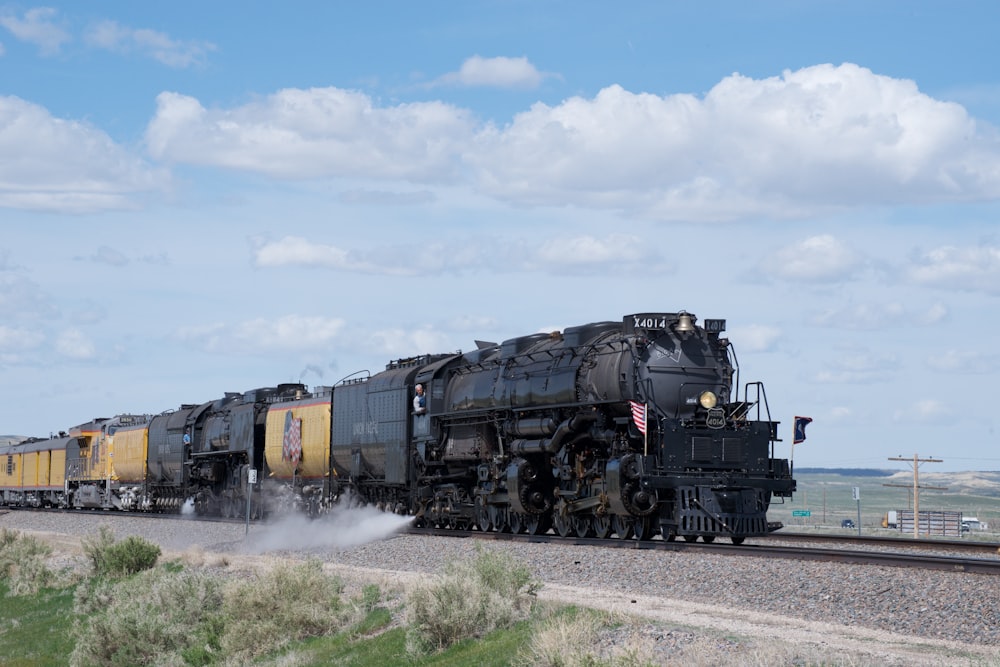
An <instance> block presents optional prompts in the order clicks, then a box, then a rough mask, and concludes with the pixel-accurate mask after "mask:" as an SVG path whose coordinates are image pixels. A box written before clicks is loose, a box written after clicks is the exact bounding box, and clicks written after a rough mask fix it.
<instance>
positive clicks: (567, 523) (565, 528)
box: [532, 514, 573, 537]
mask: <svg viewBox="0 0 1000 667" xmlns="http://www.w3.org/2000/svg"><path fill="white" fill-rule="evenodd" d="M552 526H553V527H554V528H555V529H556V532H557V533H559V537H568V536H569V533H570V531H571V530H572V529H573V523H572V521H571V520H570V518H569V517H568V516H566V515H565V514H556V515H555V516H554V517H552ZM535 534H537V533H532V535H535Z"/></svg>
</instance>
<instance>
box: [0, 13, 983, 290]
mask: <svg viewBox="0 0 1000 667" xmlns="http://www.w3.org/2000/svg"><path fill="white" fill-rule="evenodd" d="M105 28H106V31H105V33H103V34H104V36H103V37H102V38H101V39H100V40H98V38H97V37H96V36H95V35H96V34H95V35H91V39H93V40H97V43H104V44H107V45H109V47H110V46H115V47H116V48H122V45H128V46H129V48H133V49H139V48H140V46H142V48H150V47H148V45H149V44H152V43H155V42H156V40H155V39H153V38H152V36H150V37H149V38H148V39H147V40H146V41H141V40H140V39H139V38H138V37H137V34H136V32H135V31H131V30H130V29H126V28H122V27H121V26H118V25H117V24H113V25H110V24H109V25H106V26H105ZM163 41H164V44H165V45H166V46H165V47H164V48H165V49H166V51H165V53H170V52H171V51H170V49H169V48H167V47H170V46H177V44H176V43H174V42H173V41H172V40H170V39H168V38H164V40H163ZM162 57H163V58H165V59H168V60H169V59H170V58H168V57H167V56H166V55H163V56H162ZM171 57H173V56H171ZM193 59H194V56H191V55H186V56H177V60H176V64H177V66H182V65H183V64H184V63H187V62H190V61H191V60H193ZM537 74H538V73H537V71H536V70H535V68H534V67H533V66H532V65H531V64H530V63H529V62H528V61H527V60H526V59H516V58H479V59H478V60H477V59H470V60H469V61H467V62H466V64H465V66H463V68H462V70H461V71H460V72H459V73H457V74H456V75H455V76H456V77H457V78H456V81H465V82H466V83H476V82H478V83H485V82H488V81H493V82H494V83H496V82H506V83H507V84H510V85H513V84H514V83H515V82H521V83H526V82H530V81H533V80H535V79H533V78H532V77H533V76H534V75H537ZM459 75H461V76H460V77H459ZM539 76H541V75H539ZM4 114H6V115H8V116H9V115H11V114H14V115H15V116H16V117H17V120H18V121H19V127H18V132H17V133H12V132H10V131H7V132H4V133H3V134H2V135H0V141H6V143H11V144H12V147H14V148H15V149H16V150H15V151H14V153H13V155H14V156H15V158H19V159H15V160H13V161H8V162H6V163H5V164H13V165H15V166H12V167H9V173H8V174H6V175H4V174H3V173H2V171H0V177H2V176H6V178H3V179H0V183H4V182H7V181H9V182H10V183H12V184H13V186H14V187H13V188H11V187H10V186H9V185H8V186H7V188H5V189H0V205H8V206H25V207H46V206H47V207H49V208H52V209H65V208H68V207H71V206H73V205H78V206H84V205H89V206H91V208H102V207H110V206H116V205H122V204H123V203H124V201H125V200H126V199H127V194H128V193H132V192H135V191H137V190H138V191H141V190H145V189H148V188H150V187H152V183H150V181H155V180H156V179H154V178H153V177H152V172H151V170H150V169H149V168H148V167H147V166H146V165H145V164H144V163H143V162H142V161H141V160H140V159H138V158H137V157H135V156H132V155H129V154H128V153H127V152H126V151H124V150H123V149H121V148H120V147H117V146H115V145H113V144H112V143H111V142H110V141H109V140H108V139H107V137H106V136H104V135H103V134H102V133H99V132H97V131H95V130H93V129H91V128H88V127H87V126H85V125H83V124H79V123H72V122H66V121H55V120H54V119H52V118H51V117H49V115H48V114H47V112H45V111H44V110H41V109H39V108H37V107H33V106H31V105H28V104H27V103H25V102H21V101H20V100H16V98H6V99H3V102H2V106H0V117H2V115H4ZM10 126H11V125H10V124H8V125H7V127H10ZM25 127H27V129H28V131H27V132H24V131H22V130H23V129H24V128H25ZM49 131H52V132H51V133H50V132H49ZM67 133H68V134H71V135H73V136H74V137H75V138H77V139H80V140H81V141H77V142H75V143H73V142H67V141H60V140H58V139H59V137H60V136H64V135H65V134H67ZM50 134H51V136H50ZM15 136H16V137H25V138H24V139H19V140H17V141H16V142H15V140H14V139H12V138H11V137H15ZM51 137H55V138H56V140H54V139H52V138H51ZM39 143H40V144H41V145H42V149H43V152H42V154H41V155H38V156H37V158H36V159H34V161H31V160H29V159H28V158H27V157H26V156H28V155H30V153H29V152H28V151H29V147H30V148H31V149H34V148H35V146H36V144H39ZM53 143H54V144H56V146H55V147H52V148H50V147H49V146H47V144H53ZM145 144H146V148H147V150H148V153H149V155H150V156H151V157H152V158H153V159H156V160H160V161H163V162H164V163H167V164H192V165H199V166H207V167H215V168H221V169H233V170H240V171H248V172H254V173H259V174H264V175H266V176H270V177H273V178H277V179H304V180H312V179H329V178H343V179H367V180H369V181H381V182H387V183H390V184H391V186H390V187H388V188H386V189H384V190H380V189H373V190H370V191H365V190H348V191H346V192H345V193H344V195H343V196H342V198H343V200H344V201H355V202H358V203H372V202H373V201H378V200H381V202H382V203H408V204H409V203H413V201H414V199H416V201H417V202H423V201H428V200H430V199H431V198H432V197H433V195H432V194H429V193H428V191H427V190H421V189H418V190H416V191H412V192H409V193H407V192H406V190H407V187H406V186H407V185H412V184H419V185H438V186H439V185H463V186H469V187H471V188H473V189H474V190H476V191H477V192H478V193H479V194H484V195H486V196H490V197H493V198H494V199H496V200H498V201H502V202H505V203H508V204H512V205H517V206H567V205H570V206H580V207H588V208H594V209H604V210H612V211H617V212H620V213H621V214H622V215H625V216H634V217H642V218H646V219H652V220H663V221H728V220H740V219H758V218H761V217H769V218H775V219H797V218H805V217H810V216H815V215H819V214H824V213H829V212H832V211H839V210H844V209H848V208H854V207H862V206H881V205H893V204H928V203H940V202H969V201H985V200H993V199H996V198H998V197H1000V135H998V133H997V132H996V131H995V129H993V128H991V127H990V126H988V125H981V124H979V123H977V122H976V120H975V119H973V118H971V117H970V116H969V115H968V114H967V113H966V111H965V109H964V108H963V107H962V106H960V105H958V104H955V103H951V102H942V101H940V100H936V99H934V98H932V97H929V96H928V95H925V94H924V93H922V92H920V90H919V89H918V88H917V86H916V85H915V84H914V82H912V81H909V80H902V79H893V78H891V77H886V76H881V75H877V74H875V73H873V72H872V71H870V70H868V69H865V68H863V67H859V66H857V65H852V64H843V65H839V66H834V65H817V66H813V67H806V68H803V69H800V70H796V71H786V72H783V73H782V74H781V75H780V76H776V77H771V78H766V79H753V78H749V77H745V76H741V75H739V74H733V75H731V76H729V77H726V78H725V79H723V80H722V81H720V82H719V83H718V84H717V85H716V86H714V87H713V88H712V89H711V90H710V91H709V92H708V93H707V94H705V95H704V96H696V95H691V94H684V93H677V94H671V95H655V94H650V93H643V92H631V91H628V90H625V89H624V88H622V87H621V86H617V85H613V86H609V87H607V88H605V89H603V90H601V91H599V92H598V93H597V94H596V95H595V96H594V97H592V98H585V97H571V98H568V99H566V100H564V101H563V102H561V103H559V104H557V105H551V106H550V105H547V104H542V103H536V104H534V105H532V106H531V107H530V108H529V109H527V110H525V111H523V112H521V113H519V114H517V115H516V116H514V117H513V118H512V119H511V121H510V122H508V123H506V124H503V125H495V124H493V123H492V122H484V121H482V120H477V119H476V118H475V117H474V115H473V114H472V112H471V111H469V110H467V109H463V108H459V107H456V106H453V105H451V104H447V103H444V102H440V101H428V102H412V103H398V104H384V103H382V102H381V101H379V100H376V99H373V98H372V97H370V96H369V95H366V94H364V93H362V92H358V91H352V90H344V89H340V88H336V87H325V88H310V89H284V90H280V91H278V92H276V93H274V94H271V95H267V96H265V97H261V98H259V99H256V100H253V101H251V102H248V103H246V104H241V105H237V106H231V107H211V108H207V107H205V106H204V105H203V104H202V102H200V101H199V100H198V99H196V98H194V97H191V96H188V95H183V94H180V93H177V92H163V93H161V94H160V95H159V96H158V97H157V108H156V112H155V114H154V116H153V118H152V119H151V121H150V123H149V124H148V126H147V128H146V133H145ZM81 147H82V148H81ZM101 147H108V148H110V149H111V152H110V153H108V152H107V151H102V150H99V148H101ZM0 148H6V147H5V146H2V145H0ZM46 149H48V150H46ZM9 153H10V151H7V153H5V154H9ZM36 165H44V166H46V167H51V166H52V165H55V166H56V168H55V170H54V173H53V174H52V175H51V176H48V177H47V178H46V177H45V175H44V174H40V173H39V172H40V169H38V168H37V166H36ZM33 166H36V168H34V169H32V167H33ZM0 169H2V167H0ZM22 173H26V174H29V176H28V177H26V176H21V175H20V174H22ZM401 186H403V187H401ZM393 192H400V193H401V194H398V195H393V194H392V193H393ZM43 194H44V196H43ZM808 276H809V274H808V272H807V273H806V279H809V278H808ZM817 279H819V278H817Z"/></svg>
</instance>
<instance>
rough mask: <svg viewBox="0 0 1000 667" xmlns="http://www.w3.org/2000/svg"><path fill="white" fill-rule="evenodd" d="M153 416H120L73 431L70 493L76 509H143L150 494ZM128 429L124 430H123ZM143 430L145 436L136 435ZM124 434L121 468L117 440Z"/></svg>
mask: <svg viewBox="0 0 1000 667" xmlns="http://www.w3.org/2000/svg"><path fill="white" fill-rule="evenodd" d="M149 421H150V417H149V415H117V416H116V417H113V418H111V419H95V420H93V421H90V422H87V423H86V424H81V425H79V426H75V427H73V428H71V429H70V432H69V434H70V436H71V438H72V440H71V441H70V444H69V446H68V447H67V449H66V489H67V493H68V499H69V503H70V505H72V506H73V507H100V508H104V509H111V508H115V509H143V508H144V505H145V504H146V503H145V498H146V496H147V493H146V468H145V459H146V444H145V443H146V442H147V440H146V436H145V431H146V430H148V425H149ZM123 429H124V430H123ZM135 430H139V431H142V433H139V434H135V433H133V431H135ZM119 431H122V433H123V436H122V438H123V441H124V443H125V444H124V445H123V448H122V451H121V454H120V457H121V459H122V461H121V463H120V464H119V463H118V462H117V460H116V458H115V455H116V452H115V439H116V435H117V434H118V432H119Z"/></svg>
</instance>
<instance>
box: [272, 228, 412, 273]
mask: <svg viewBox="0 0 1000 667" xmlns="http://www.w3.org/2000/svg"><path fill="white" fill-rule="evenodd" d="M254 265H255V266H258V267H261V268H278V267H288V266H298V267H308V268H323V269H333V270H335V271H348V272H356V273H384V274H390V275H412V274H413V273H414V270H413V269H411V268H408V267H406V266H395V265H382V266H379V265H376V264H371V263H369V262H366V261H364V260H362V259H359V258H357V257H355V256H354V255H353V254H352V253H351V252H349V251H347V250H344V249H342V248H338V247H337V246H333V245H327V244H323V243H313V242H311V241H308V240H306V239H304V238H301V237H298V236H286V237H285V238H283V239H281V240H280V241H273V242H261V243H260V244H259V245H258V246H257V248H255V250H254Z"/></svg>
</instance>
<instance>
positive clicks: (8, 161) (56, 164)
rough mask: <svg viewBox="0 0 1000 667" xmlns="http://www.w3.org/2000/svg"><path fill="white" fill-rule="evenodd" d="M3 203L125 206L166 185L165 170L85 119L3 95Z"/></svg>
mask: <svg viewBox="0 0 1000 667" xmlns="http://www.w3.org/2000/svg"><path fill="white" fill-rule="evenodd" d="M0 154H3V156H4V159H3V160H2V161H0V206H6V207H12V208H25V209H35V210H44V211H61V212H77V213H82V212H87V211H95V210H101V209H109V208H111V209H114V208H126V207H128V206H131V205H132V203H131V198H132V197H133V196H134V195H137V194H139V193H143V192H148V191H152V190H156V189H159V188H162V187H163V186H164V185H165V184H166V178H165V175H164V173H163V172H161V171H159V170H157V169H154V168H152V167H150V166H149V165H148V164H146V163H145V162H144V161H143V160H142V159H140V158H138V157H136V156H134V155H132V154H130V153H129V152H128V151H127V150H126V149H124V148H123V147H121V146H119V145H118V144H116V143H115V142H114V141H112V140H111V138H110V137H108V135H107V134H105V133H104V132H102V131H100V130H98V129H96V128H94V127H91V126H89V125H87V124H85V123H80V122H76V121H68V120H63V119H59V118H53V117H52V116H51V115H50V114H49V113H48V111H46V110H45V109H44V108H42V107H40V106H38V105H36V104H32V103H30V102H26V101H24V100H22V99H20V98H17V97H3V96H0Z"/></svg>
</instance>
